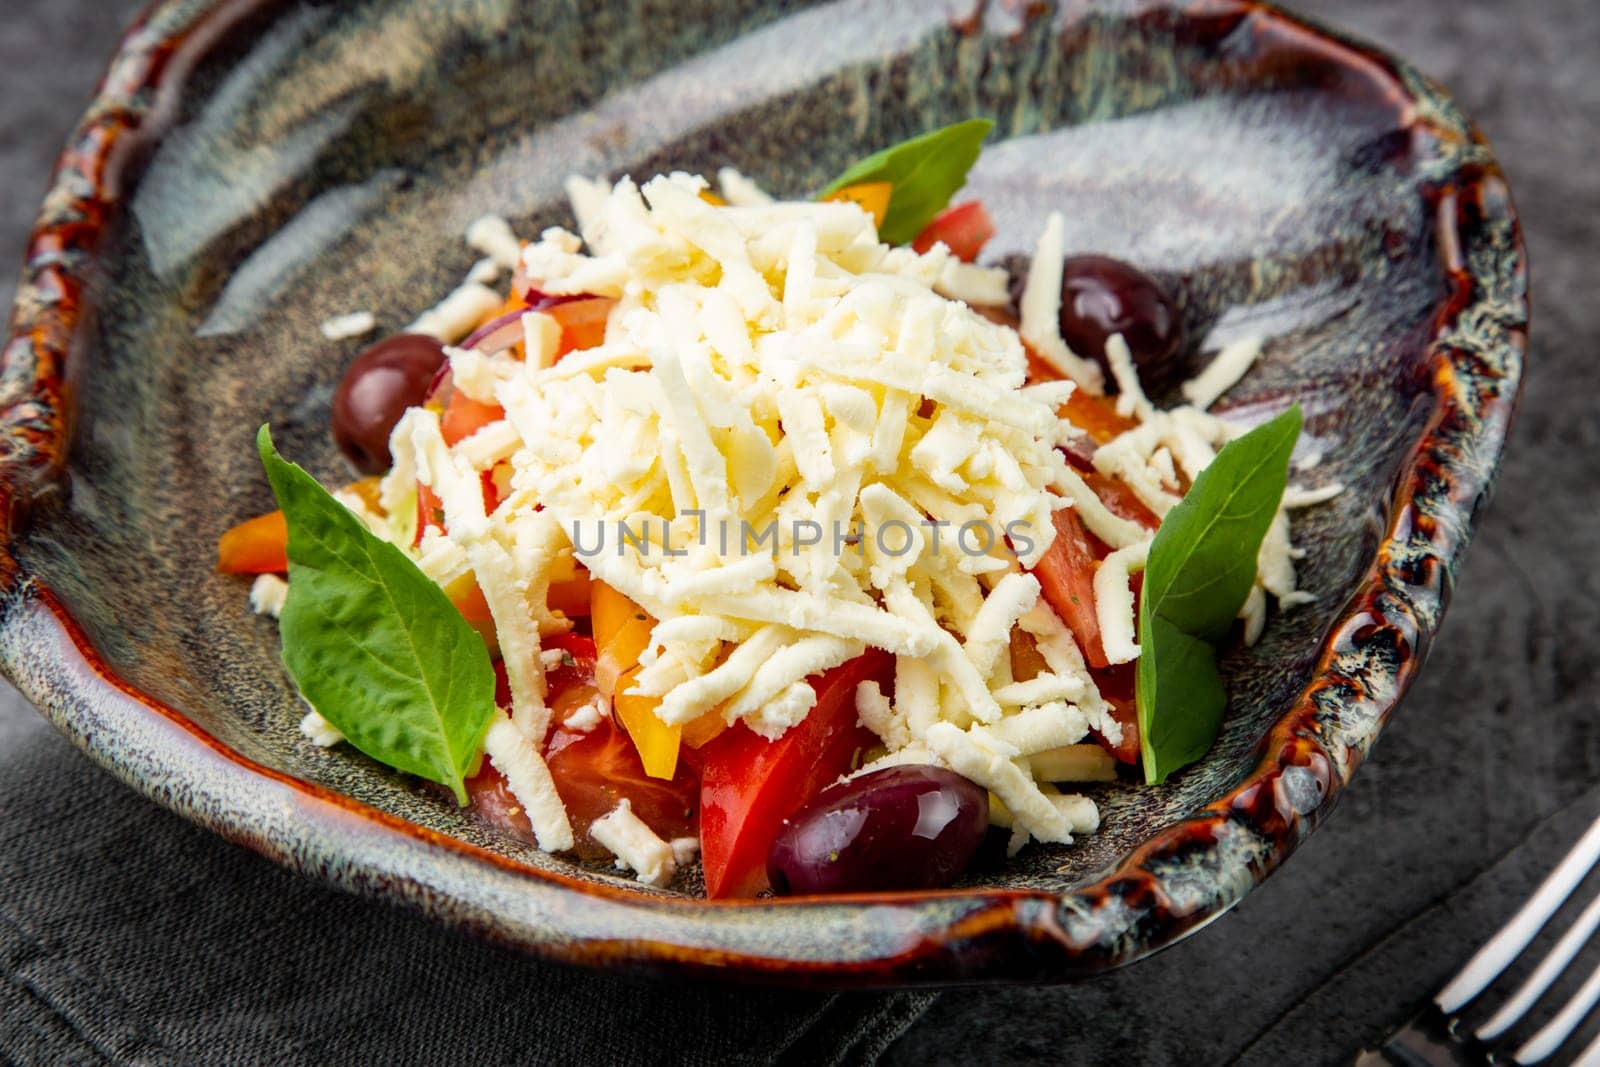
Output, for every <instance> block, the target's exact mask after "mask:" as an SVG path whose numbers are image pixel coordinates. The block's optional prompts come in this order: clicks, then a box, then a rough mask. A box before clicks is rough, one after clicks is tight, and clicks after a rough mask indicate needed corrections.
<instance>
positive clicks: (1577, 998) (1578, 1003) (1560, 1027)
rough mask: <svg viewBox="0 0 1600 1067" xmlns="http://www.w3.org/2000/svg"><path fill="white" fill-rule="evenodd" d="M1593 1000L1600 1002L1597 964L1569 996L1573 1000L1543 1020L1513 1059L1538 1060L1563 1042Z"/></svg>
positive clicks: (1523, 1061)
mask: <svg viewBox="0 0 1600 1067" xmlns="http://www.w3.org/2000/svg"><path fill="white" fill-rule="evenodd" d="M1596 1001H1600V967H1596V968H1595V969H1594V972H1593V973H1592V974H1590V975H1589V978H1588V980H1587V981H1585V982H1584V983H1583V986H1582V987H1581V988H1580V989H1579V990H1578V991H1577V992H1576V993H1574V994H1573V995H1572V999H1571V1000H1569V1001H1567V1003H1566V1005H1565V1006H1564V1007H1562V1009H1561V1010H1560V1011H1558V1012H1556V1016H1555V1018H1553V1019H1551V1020H1550V1021H1549V1022H1547V1023H1545V1024H1544V1027H1543V1028H1542V1029H1541V1030H1540V1031H1539V1032H1538V1033H1537V1034H1534V1035H1533V1036H1532V1037H1530V1038H1529V1039H1528V1040H1527V1041H1525V1042H1524V1043H1523V1045H1522V1047H1521V1048H1519V1049H1517V1053H1516V1057H1515V1058H1516V1061H1517V1062H1518V1063H1538V1062H1539V1061H1540V1060H1542V1059H1544V1058H1545V1057H1547V1056H1549V1055H1550V1053H1552V1052H1554V1051H1555V1050H1556V1049H1558V1048H1560V1047H1561V1045H1562V1043H1563V1042H1565V1041H1566V1040H1567V1038H1569V1037H1571V1036H1572V1031H1574V1030H1576V1029H1577V1028H1578V1024H1579V1023H1581V1022H1583V1020H1584V1018H1585V1017H1586V1016H1587V1015H1588V1014H1589V1011H1590V1009H1591V1008H1593V1007H1594V1006H1595V1002H1596Z"/></svg>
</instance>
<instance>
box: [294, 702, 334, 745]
mask: <svg viewBox="0 0 1600 1067" xmlns="http://www.w3.org/2000/svg"><path fill="white" fill-rule="evenodd" d="M300 732H301V733H302V734H304V735H305V737H306V739H307V740H308V741H310V742H311V743H312V744H313V745H316V746H317V747H318V748H332V747H333V746H334V745H337V744H338V743H339V742H341V741H343V740H344V734H342V733H340V732H339V728H338V727H337V726H335V725H333V723H331V722H329V721H328V720H327V719H324V718H323V717H322V713H321V712H319V711H317V709H316V708H312V709H311V710H310V711H308V712H306V715H305V718H303V719H301V720H300Z"/></svg>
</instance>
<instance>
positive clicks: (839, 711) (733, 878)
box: [700, 649, 894, 900]
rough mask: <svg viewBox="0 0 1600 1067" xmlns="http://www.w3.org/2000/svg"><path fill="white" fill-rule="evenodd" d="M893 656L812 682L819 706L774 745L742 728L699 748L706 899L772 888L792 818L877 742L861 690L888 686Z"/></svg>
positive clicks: (876, 654) (880, 655) (863, 660)
mask: <svg viewBox="0 0 1600 1067" xmlns="http://www.w3.org/2000/svg"><path fill="white" fill-rule="evenodd" d="M893 671H894V658H893V657H892V656H890V655H889V654H888V653H887V652H882V651H879V650H878V649H871V650H869V651H868V652H867V653H866V654H865V655H862V656H858V657H856V658H855V659H853V660H851V661H850V662H849V663H845V664H842V665H840V666H838V667H835V668H834V669H833V670H831V671H828V672H827V673H825V674H823V675H822V676H821V677H820V678H815V679H813V680H812V683H811V684H812V685H813V686H814V687H815V688H816V691H817V705H816V707H814V708H812V709H811V711H810V713H808V714H807V715H806V717H805V718H804V719H802V720H801V721H800V722H798V723H796V724H795V725H794V726H792V727H790V728H789V731H788V732H787V733H785V734H784V735H783V736H782V737H780V738H778V740H776V741H768V740H767V739H765V738H764V737H762V736H760V735H759V734H757V733H755V732H754V731H752V730H751V729H750V728H749V727H748V726H745V725H744V724H743V723H739V724H737V725H736V726H734V727H732V728H731V729H729V730H727V731H726V732H724V733H723V734H722V735H721V736H719V737H717V738H716V739H715V740H712V741H708V742H707V743H706V744H705V745H704V746H703V747H702V748H701V749H700V757H701V759H702V760H703V761H704V769H703V772H702V781H701V787H700V856H701V860H702V862H703V863H704V866H705V876H706V896H707V897H709V898H711V899H713V900H716V899H721V898H727V897H752V896H755V895H756V894H757V893H759V892H760V891H761V890H763V889H765V888H767V885H768V883H767V852H768V850H769V849H770V848H771V846H772V841H773V839H774V838H775V837H776V836H777V834H778V828H779V826H780V825H781V824H782V823H783V820H784V818H785V817H786V816H788V815H790V814H792V813H793V812H794V811H795V810H796V809H798V808H799V807H801V806H802V805H804V804H806V803H807V802H809V801H810V800H811V799H812V798H813V797H815V796H816V795H817V794H818V793H820V792H821V791H822V790H823V789H824V788H826V787H827V786H828V785H830V784H831V783H832V782H833V781H834V779H836V778H838V777H839V776H840V775H841V774H844V773H845V772H846V771H848V770H849V769H850V766H851V762H852V761H853V760H854V759H855V756H856V753H857V752H859V751H860V750H862V749H864V748H868V747H870V746H872V745H874V744H876V743H877V737H876V736H875V735H873V733H872V732H871V731H869V730H867V729H866V728H865V727H863V726H861V725H859V724H858V723H857V721H856V686H857V685H859V684H860V683H861V682H864V681H866V680H868V679H872V678H875V679H877V680H878V681H879V682H880V684H887V682H888V680H889V679H890V678H891V677H892V676H893Z"/></svg>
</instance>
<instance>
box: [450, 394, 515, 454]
mask: <svg viewBox="0 0 1600 1067" xmlns="http://www.w3.org/2000/svg"><path fill="white" fill-rule="evenodd" d="M505 417H506V409H505V408H503V407H501V406H500V405H499V404H482V403H479V402H478V401H476V400H474V399H472V398H471V397H469V396H468V395H467V394H466V393H463V392H462V391H461V390H459V389H452V390H450V402H449V403H448V404H446V405H445V409H444V415H443V417H441V418H440V420H439V432H440V434H442V435H443V436H444V443H445V444H447V445H452V446H454V445H458V444H460V443H461V442H462V441H465V440H466V439H467V438H469V437H471V436H472V435H473V434H475V433H477V432H478V431H479V430H481V429H483V428H484V427H485V426H487V425H489V424H490V423H491V422H499V421H500V420H501V419H503V418H505Z"/></svg>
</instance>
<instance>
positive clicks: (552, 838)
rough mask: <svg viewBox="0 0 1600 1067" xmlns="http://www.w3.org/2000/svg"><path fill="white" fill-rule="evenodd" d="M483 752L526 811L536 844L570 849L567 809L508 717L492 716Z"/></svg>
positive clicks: (541, 762)
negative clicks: (492, 721) (494, 717)
mask: <svg viewBox="0 0 1600 1067" xmlns="http://www.w3.org/2000/svg"><path fill="white" fill-rule="evenodd" d="M483 751H484V752H485V753H486V754H487V755H488V757H489V761H490V762H491V763H493V764H494V767H495V770H497V771H499V772H500V773H501V774H502V775H503V776H504V777H505V780H506V785H507V787H509V788H510V790H511V795H512V796H514V797H516V798H517V801H518V803H520V804H521V805H522V809H523V811H525V812H526V813H527V815H528V822H529V823H531V824H532V826H533V835H534V838H535V839H536V840H537V841H538V842H539V847H540V848H542V849H544V850H545V851H546V852H564V851H566V850H567V849H569V848H571V847H572V844H573V837H572V824H571V823H570V822H568V821H567V809H566V808H565V807H563V806H562V804H561V796H560V794H558V793H557V792H556V784H555V781H554V780H553V779H552V778H551V777H550V768H549V767H546V766H545V763H544V757H542V756H540V755H539V752H538V750H537V749H535V748H534V743H533V742H532V741H531V740H530V739H529V738H528V736H527V734H525V733H524V732H523V731H522V730H520V729H518V728H517V725H516V724H515V723H513V722H512V721H511V720H510V719H507V718H496V719H495V721H494V723H493V724H492V725H491V726H490V727H489V732H488V733H487V734H485V735H484V738H483ZM608 847H609V846H608Z"/></svg>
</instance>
